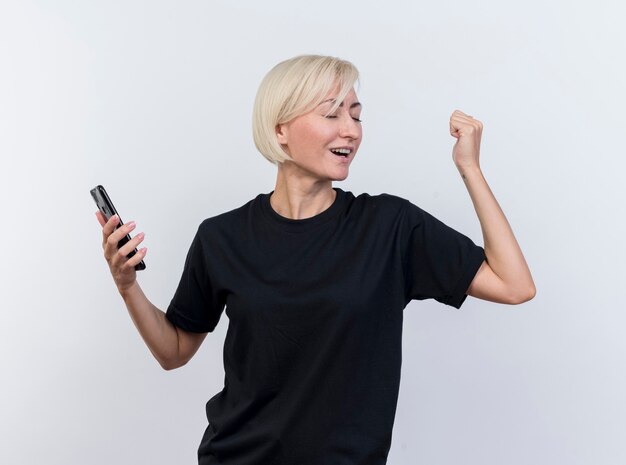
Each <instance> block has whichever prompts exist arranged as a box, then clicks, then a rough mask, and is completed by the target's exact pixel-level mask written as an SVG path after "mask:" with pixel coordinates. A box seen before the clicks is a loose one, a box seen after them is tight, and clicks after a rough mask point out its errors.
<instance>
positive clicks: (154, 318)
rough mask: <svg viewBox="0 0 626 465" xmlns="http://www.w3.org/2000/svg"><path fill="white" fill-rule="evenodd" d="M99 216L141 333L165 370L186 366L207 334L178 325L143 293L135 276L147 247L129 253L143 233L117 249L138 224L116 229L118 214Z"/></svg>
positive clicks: (118, 280) (109, 254)
mask: <svg viewBox="0 0 626 465" xmlns="http://www.w3.org/2000/svg"><path fill="white" fill-rule="evenodd" d="M96 216H97V217H98V221H99V222H100V225H101V226H102V248H103V249H104V257H105V259H106V261H107V263H108V264H109V269H110V270H111V275H112V276H113V280H114V281H115V285H116V286H117V290H118V291H119V293H120V295H121V296H122V298H123V299H124V303H125V304H126V308H127V309H128V313H129V314H130V317H131V319H132V320H133V323H134V324H135V327H136V328H137V330H138V331H139V334H140V335H141V337H142V338H143V340H144V342H145V343H146V345H147V346H148V348H149V349H150V352H152V355H154V358H156V360H157V361H158V362H159V364H160V365H161V366H162V367H163V368H164V369H165V370H172V369H174V368H178V367H181V366H183V365H184V364H186V363H187V362H188V361H189V360H190V359H191V357H193V355H194V354H195V353H196V351H197V350H198V348H199V347H200V345H201V344H202V341H203V340H204V338H205V337H206V333H192V332H188V331H185V330H182V329H180V328H177V327H176V326H174V325H173V324H172V323H171V322H170V321H169V320H168V319H167V318H166V317H165V313H164V312H163V311H162V310H159V309H158V308H157V307H156V306H155V305H153V304H152V302H150V301H149V300H148V298H147V297H146V295H145V294H144V293H143V290H142V289H141V287H140V286H139V283H138V282H137V279H136V278H137V277H136V272H135V265H136V264H137V263H139V262H140V261H141V260H143V258H144V257H145V256H146V252H147V249H146V248H145V247H144V248H142V249H140V250H138V252H137V253H136V254H135V255H134V256H133V257H132V258H130V259H128V258H126V256H127V255H128V254H129V253H130V252H131V251H132V250H134V249H135V248H136V247H137V246H138V245H139V244H140V243H141V242H142V241H143V239H144V234H143V233H139V234H137V235H136V236H135V237H133V238H132V239H131V240H130V241H129V242H128V243H126V244H125V245H124V246H122V247H121V248H120V249H118V248H117V243H118V242H119V241H120V239H121V238H122V237H124V236H125V235H126V234H128V233H130V232H131V231H132V230H133V229H134V228H135V223H134V222H132V221H131V222H129V223H126V224H124V225H123V226H121V227H120V228H119V229H117V230H116V229H115V226H116V225H117V224H118V222H119V218H118V217H117V216H113V217H111V219H109V221H108V222H106V221H105V219H104V217H103V216H102V214H101V213H100V212H97V213H96Z"/></svg>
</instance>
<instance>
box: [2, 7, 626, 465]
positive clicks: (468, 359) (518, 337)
mask: <svg viewBox="0 0 626 465" xmlns="http://www.w3.org/2000/svg"><path fill="white" fill-rule="evenodd" d="M383 5H385V6H383ZM625 19H626V11H625V7H623V5H622V3H621V2H618V1H617V0H615V1H612V2H610V1H599V2H595V5H594V6H591V5H590V3H589V2H582V1H574V2H572V1H564V0H561V1H553V2H549V1H536V0H528V1H523V2H520V1H515V2H513V1H507V2H502V1H495V0H485V1H482V2H467V1H458V0H457V1H451V2H441V3H437V2H428V3H425V2H414V1H390V2H386V3H384V2H380V1H376V2H374V1H365V0H359V1H356V0H355V1H346V2H337V1H330V0H316V1H315V2H302V3H301V2H294V1H284V0H272V1H266V2H256V1H238V2H226V1H187V2H182V1H181V2H173V1H172V2H165V1H150V2H148V1H146V2H140V1H107V2H95V1H90V2H70V1H50V2H44V1H40V2H32V1H15V2H14V1H6V0H4V1H2V3H1V6H0V66H1V70H0V157H1V166H0V202H1V205H0V214H1V215H2V216H1V218H2V220H1V223H0V224H1V226H2V227H1V228H0V234H2V236H1V239H2V241H1V243H2V245H3V249H2V255H1V257H2V258H1V260H0V273H1V275H0V278H1V281H0V286H1V304H0V305H1V306H2V307H1V312H2V323H1V325H0V357H1V360H0V363H1V367H2V381H1V384H0V389H1V396H0V437H1V438H2V441H1V442H2V446H1V447H0V462H1V463H5V464H31V463H46V464H48V465H50V464H64V465H67V464H85V463H88V464H112V463H119V464H143V463H150V464H183V463H188V464H191V463H195V462H196V450H197V447H198V444H199V441H200V438H201V437H202V433H203V432H204V429H205V427H206V424H207V420H206V418H205V413H204V404H205V402H206V401H207V400H208V399H209V398H210V397H212V396H213V395H214V394H215V393H216V392H218V391H219V390H220V389H221V387H222V385H223V376H224V372H223V365H222V347H223V342H224V336H225V334H226V328H227V325H228V318H227V317H226V316H225V315H223V316H222V320H221V321H220V323H219V325H218V327H217V328H216V330H215V332H214V333H212V334H210V335H209V336H208V337H207V339H206V340H205V342H204V344H203V346H202V347H201V349H200V351H199V352H198V354H197V355H196V356H195V357H194V358H193V360H192V361H191V362H190V363H189V364H188V365H186V366H185V367H183V368H181V369H179V370H174V371H171V372H166V371H163V370H162V369H161V368H160V366H159V365H158V364H157V362H156V361H155V360H154V359H153V358H152V356H151V354H150V352H149V351H148V349H147V347H146V346H145V345H144V343H143V341H142V340H141V338H140V336H139V335H138V333H137V331H136V330H135V327H134V326H133V324H132V322H131V320H130V318H129V316H128V314H127V311H126V309H125V307H124V305H123V302H122V300H121V298H120V297H119V295H118V294H117V293H116V290H115V287H114V284H113V281H112V279H111V277H110V275H109V272H108V268H107V266H106V263H105V261H104V259H103V257H102V250H101V233H100V227H99V225H98V223H97V221H96V218H95V216H94V211H95V206H94V204H93V201H92V199H91V197H90V195H89V192H88V191H89V189H90V188H92V187H93V186H95V185H96V184H103V185H104V186H106V187H107V189H108V191H109V194H110V195H111V197H112V198H113V201H114V202H115V204H116V206H117V207H118V209H119V210H120V213H121V216H122V218H123V219H124V220H125V221H130V220H136V221H137V224H138V228H137V232H139V231H145V233H146V240H145V245H146V246H147V247H148V249H149V250H148V255H147V257H146V263H147V265H148V269H147V270H146V271H145V272H142V273H141V274H140V282H141V285H142V287H143V288H144V290H145V292H146V294H147V295H148V296H149V298H150V299H151V300H152V302H153V303H155V304H156V305H157V306H158V307H160V308H162V309H165V308H166V307H167V305H168V303H169V300H170V299H171V297H172V296H173V292H174V290H175V287H176V285H177V283H178V280H179V278H180V273H181V271H182V266H183V262H184V258H185V254H186V252H187V249H188V247H189V244H190V241H191V238H192V236H193V234H194V233H195V230H196V228H197V226H198V225H199V223H200V222H201V221H202V220H203V219H204V218H207V217H210V216H213V215H216V214H219V213H222V212H225V211H228V210H231V209H233V208H236V207H239V206H241V205H243V204H244V203H245V202H247V201H248V200H250V199H252V198H253V197H255V196H256V195H257V194H258V193H260V192H270V191H271V190H272V189H273V188H274V183H275V177H276V168H275V167H274V166H273V165H271V164H270V163H268V162H267V161H266V160H265V159H264V158H263V157H262V156H261V155H260V154H259V153H258V152H256V150H255V148H254V145H253V142H252V135H251V111H252V104H253V100H254V96H255V93H256V90H257V87H258V85H259V83H260V81H261V79H262V77H263V76H264V75H265V73H266V72H267V71H269V69H270V68H271V67H272V66H274V65H275V64H276V63H278V62H279V61H282V60H284V59H287V58H290V57H292V56H295V55H298V54H302V53H319V54H328V55H334V56H339V57H341V58H345V59H348V60H350V61H352V62H353V63H355V64H356V66H357V67H358V68H359V70H360V71H361V86H360V88H359V89H358V95H359V99H360V100H361V101H362V102H363V113H362V119H363V121H364V122H363V128H364V139H363V144H362V145H361V149H360V150H359V153H358V155H357V157H356V159H355V161H354V163H353V164H352V167H351V172H350V175H349V177H348V179H347V180H346V181H344V182H341V183H335V186H338V187H341V188H343V189H344V190H349V191H352V192H353V193H354V194H355V195H358V194H359V193H362V192H368V193H370V194H378V193H381V192H388V193H392V194H395V195H399V196H402V197H405V198H407V199H409V200H411V201H412V202H413V203H415V204H417V205H419V206H421V207H422V208H424V209H426V210H427V211H429V212H431V213H433V214H434V215H435V216H437V217H438V218H439V219H441V220H442V221H444V222H445V223H447V224H449V225H450V226H452V227H454V228H455V229H457V230H459V231H461V232H463V233H464V234H466V235H468V236H470V237H471V238H472V239H473V240H474V241H475V242H476V243H478V244H481V245H482V244H483V241H482V236H481V230H480V225H479V223H478V219H477V217H476V215H475V212H474V209H473V206H472V204H471V200H470V198H469V196H468V194H467V192H466V189H465V187H464V184H463V182H462V180H461V179H460V177H459V175H458V172H457V170H456V168H455V167H454V164H453V161H452V157H451V151H452V146H453V144H454V142H455V141H456V139H454V138H453V137H451V136H450V134H449V128H448V121H449V117H450V115H451V114H452V112H453V111H454V110H455V109H459V110H461V111H463V112H465V113H467V114H470V115H473V116H474V117H475V118H477V119H479V120H480V121H482V122H483V124H484V131H483V140H482V146H481V165H482V168H483V172H484V174H485V177H486V179H487V181H488V182H489V185H490V186H491V188H492V190H493V192H494V194H495V196H496V198H497V199H498V201H499V202H500V205H501V206H502V208H503V210H504V212H505V214H506V215H507V218H508V220H509V222H510V224H511V225H512V227H513V230H514V232H515V234H516V237H517V239H518V241H519V243H520V245H521V247H522V250H523V251H524V254H525V257H526V259H527V261H528V263H529V265H530V267H531V270H532V273H533V276H534V279H535V283H536V285H537V290H538V292H537V296H536V297H535V299H534V300H532V301H530V302H528V303H526V304H523V305H520V306H505V305H498V304H493V303H490V302H485V301H481V300H477V299H474V298H471V297H470V298H468V299H467V301H466V302H465V304H464V306H463V307H462V309H461V310H455V309H453V308H452V307H446V306H443V305H441V304H439V303H437V302H435V301H422V302H419V301H414V302H411V303H410V304H409V306H408V307H407V308H406V309H405V326H404V338H403V346H404V356H403V368H402V370H403V371H402V383H401V387H400V398H399V402H398V410H397V415H396V423H395V427H394V437H393V444H392V448H391V451H390V455H389V462H388V463H389V464H390V465H403V464H429V465H448V464H450V465H452V464H460V463H463V464H481V465H485V464H494V465H495V464H498V465H500V464H508V465H516V464H520V465H522V464H524V465H526V464H569V465H577V464H589V465H591V464H593V465H601V464H607V465H608V464H623V463H626V441H624V440H625V439H626V426H625V420H624V418H626V401H625V394H624V393H625V392H626V376H625V374H624V373H625V370H624V366H625V363H624V358H625V355H626V341H625V338H624V337H623V332H624V326H625V324H626V315H625V312H624V310H625V309H624V303H623V301H624V299H623V296H622V293H621V292H620V291H619V290H620V287H621V285H623V282H624V277H625V273H624V259H625V256H624V255H625V253H624V244H623V232H624V226H625V222H624V199H625V198H626V196H625V189H624V176H625V171H626V170H625V168H626V164H625V163H624V155H625V154H626V151H625V150H624V129H623V127H624V123H623V121H624V103H625V102H626V99H625V91H624V82H625V73H624V71H625V66H624V57H625V56H626V50H625V49H626V47H625V44H626V34H625V33H624V28H623V24H624V20H625Z"/></svg>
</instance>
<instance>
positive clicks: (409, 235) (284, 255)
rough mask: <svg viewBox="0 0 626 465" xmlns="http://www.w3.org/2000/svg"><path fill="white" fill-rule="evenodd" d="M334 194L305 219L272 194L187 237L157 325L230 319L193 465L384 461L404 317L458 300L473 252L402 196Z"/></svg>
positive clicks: (479, 252)
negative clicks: (289, 213)
mask: <svg viewBox="0 0 626 465" xmlns="http://www.w3.org/2000/svg"><path fill="white" fill-rule="evenodd" d="M333 189H334V190H335V191H336V192H337V197H336V199H335V201H334V202H333V204H332V205H331V206H330V207H329V208H327V209H326V210H324V211H323V212H321V213H319V214H318V215H316V216H313V217H311V218H306V219H301V220H293V219H289V218H286V217H283V216H281V215H279V214H278V213H277V212H276V211H274V209H273V208H272V206H271V204H270V202H269V197H270V195H271V192H270V193H269V194H259V195H258V196H257V197H256V198H255V199H253V200H251V201H249V202H247V203H246V204H245V205H243V206H241V207H239V208H236V209H234V210H231V211H229V212H226V213H223V214H220V215H217V216H214V217H212V218H209V219H207V220H205V221H203V222H202V224H201V225H200V227H199V228H198V231H197V233H196V236H195V237H194V239H193V242H192V244H191V248H190V250H189V253H188V255H187V259H186V261H185V266H184V270H183V273H182V277H181V280H180V284H179V286H178V289H177V290H176V293H175V295H174V298H173V299H172V301H171V303H170V305H169V307H168V309H167V317H168V318H169V320H170V321H171V322H172V323H173V324H175V325H176V326H178V327H180V328H183V329H185V330H188V331H193V332H210V331H213V329H214V328H215V326H216V325H217V323H218V321H219V319H220V316H221V314H222V311H223V310H224V307H226V314H227V315H228V318H229V324H228V331H227V334H226V339H225V343H224V369H225V378H224V388H223V389H222V391H221V392H219V393H218V394H216V395H215V396H213V397H212V398H211V399H210V400H209V401H208V403H207V405H206V414H207V418H208V420H209V425H208V427H207V429H206V431H205V434H204V436H203V438H202V441H201V444H200V448H199V450H198V457H199V463H200V464H202V465H204V464H222V465H279V464H280V465H283V464H284V465H331V464H332V465H357V464H358V465H382V464H385V463H386V460H387V454H388V452H389V448H390V446H391V435H392V428H393V422H394V417H395V412H396V404H397V399H398V389H399V384H400V366H401V356H402V354H401V345H402V317H403V310H404V308H405V307H406V305H407V304H408V303H409V302H410V301H411V300H412V299H420V300H421V299H428V298H433V299H436V300H438V301H439V302H442V303H444V304H447V305H450V306H453V307H455V308H460V307H461V305H462V304H463V302H464V300H465V298H466V297H467V295H466V294H465V292H466V290H467V288H468V287H469V285H470V283H471V281H472V279H473V278H474V276H475V274H476V272H477V271H478V268H479V266H480V265H481V263H482V261H483V260H484V259H485V255H484V249H483V248H482V247H480V246H478V245H476V244H474V243H473V242H472V240H471V239H469V238H468V237H466V236H464V235H463V234H461V233H459V232H457V231H455V230H454V229H452V228H450V227H449V226H447V225H445V224H444V223H442V222H441V221H439V220H438V219H436V218H435V217H433V216H432V215H430V214H429V213H427V212H426V211H424V210H422V209H420V208H419V207H417V206H416V205H414V204H412V203H411V202H409V201H408V200H406V199H403V198H401V197H398V196H395V195H390V194H380V195H369V194H365V193H364V194H360V195H359V196H357V197H355V196H354V195H353V194H352V192H349V191H343V190H342V189H340V188H337V187H334V188H333ZM272 192H273V191H272Z"/></svg>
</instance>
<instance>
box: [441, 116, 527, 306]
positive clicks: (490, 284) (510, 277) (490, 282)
mask: <svg viewBox="0 0 626 465" xmlns="http://www.w3.org/2000/svg"><path fill="white" fill-rule="evenodd" d="M482 129H483V125H482V123H481V122H480V121H478V120H476V119H474V118H473V117H472V116H469V115H466V114H465V113H463V112H461V111H458V110H456V111H454V113H452V116H451V117H450V134H451V135H452V136H453V137H455V138H456V139H457V142H456V144H455V145H454V148H453V150H452V158H453V160H454V163H455V165H456V167H457V169H458V170H459V173H460V174H461V177H462V178H463V181H464V182H465V187H467V190H468V192H469V195H470V197H471V199H472V203H473V204H474V209H475V210H476V214H477V215H478V220H479V221H480V227H481V229H482V233H483V241H484V249H485V256H486V258H487V259H486V260H485V261H484V262H483V264H482V265H481V266H480V268H479V269H478V272H477V273H476V276H475V277H474V280H473V281H472V283H471V284H470V286H469V288H468V290H467V292H466V294H467V295H471V296H473V297H476V298H479V299H483V300H489V301H492V302H498V303H505V304H521V303H523V302H526V301H528V300H530V299H532V298H533V297H534V296H535V293H536V289H535V283H534V282H533V278H532V276H531V274H530V270H529V268H528V265H527V264H526V260H525V259H524V255H523V254H522V250H521V249H520V246H519V244H518V243H517V240H516V239H515V235H514V234H513V230H512V229H511V226H510V225H509V222H508V221H507V219H506V217H505V216H504V212H503V211H502V209H501V208H500V205H499V204H498V201H497V200H496V198H495V197H494V195H493V193H492V192H491V189H490V188H489V185H488V184H487V181H486V179H485V177H484V176H483V174H482V171H481V169H480V163H479V155H480V138H481V136H482Z"/></svg>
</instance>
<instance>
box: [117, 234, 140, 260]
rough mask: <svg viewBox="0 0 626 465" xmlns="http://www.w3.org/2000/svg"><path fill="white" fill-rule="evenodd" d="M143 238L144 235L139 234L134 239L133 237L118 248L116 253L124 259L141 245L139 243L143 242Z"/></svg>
mask: <svg viewBox="0 0 626 465" xmlns="http://www.w3.org/2000/svg"><path fill="white" fill-rule="evenodd" d="M144 237H145V234H144V233H142V232H140V233H139V234H137V235H136V236H135V237H133V238H132V239H131V240H130V241H128V242H127V243H126V244H124V245H123V246H122V247H120V249H119V250H118V251H117V253H118V254H120V255H121V256H122V257H126V256H127V255H128V254H129V253H131V252H132V251H133V250H135V249H136V248H137V246H138V245H139V244H141V242H142V241H143V240H144Z"/></svg>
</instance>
